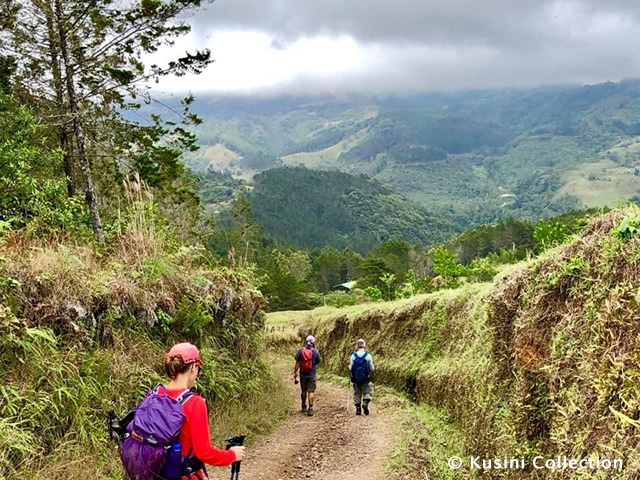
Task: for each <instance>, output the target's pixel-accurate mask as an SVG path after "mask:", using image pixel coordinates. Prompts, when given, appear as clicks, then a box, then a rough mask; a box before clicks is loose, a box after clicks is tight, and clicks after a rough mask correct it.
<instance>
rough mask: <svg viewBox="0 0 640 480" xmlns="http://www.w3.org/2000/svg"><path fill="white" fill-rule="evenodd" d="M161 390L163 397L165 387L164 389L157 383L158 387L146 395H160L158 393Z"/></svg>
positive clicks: (165, 392) (165, 391)
mask: <svg viewBox="0 0 640 480" xmlns="http://www.w3.org/2000/svg"><path fill="white" fill-rule="evenodd" d="M161 390H163V392H162V394H163V395H166V394H167V387H165V386H164V385H163V384H162V383H159V384H158V385H156V386H155V387H153V389H152V390H151V391H150V392H149V394H148V395H161V393H160V392H161Z"/></svg>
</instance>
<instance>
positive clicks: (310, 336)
mask: <svg viewBox="0 0 640 480" xmlns="http://www.w3.org/2000/svg"><path fill="white" fill-rule="evenodd" d="M305 341H306V342H307V345H309V344H311V345H313V344H314V343H316V339H315V337H314V336H313V335H308V336H307V339H306V340H305Z"/></svg>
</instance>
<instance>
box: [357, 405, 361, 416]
mask: <svg viewBox="0 0 640 480" xmlns="http://www.w3.org/2000/svg"><path fill="white" fill-rule="evenodd" d="M356 415H362V409H361V408H360V405H356Z"/></svg>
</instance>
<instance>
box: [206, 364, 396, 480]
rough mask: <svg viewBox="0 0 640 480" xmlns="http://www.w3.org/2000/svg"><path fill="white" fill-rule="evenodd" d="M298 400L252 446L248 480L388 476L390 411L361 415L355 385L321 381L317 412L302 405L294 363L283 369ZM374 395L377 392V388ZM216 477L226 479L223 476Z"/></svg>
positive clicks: (245, 469)
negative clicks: (302, 408) (301, 408)
mask: <svg viewBox="0 0 640 480" xmlns="http://www.w3.org/2000/svg"><path fill="white" fill-rule="evenodd" d="M279 370H280V375H281V376H282V378H283V380H284V381H285V385H288V387H287V388H289V389H290V393H291V395H292V398H295V399H296V402H295V405H296V409H292V411H291V412H290V415H289V419H288V420H287V422H286V423H285V424H284V425H282V426H281V427H280V428H279V429H278V430H277V431H276V432H275V433H274V434H273V435H271V436H269V437H265V438H262V439H261V440H260V441H259V442H258V443H257V444H255V445H253V446H252V447H251V448H249V449H248V450H247V460H246V461H245V462H243V464H242V472H241V475H240V478H242V479H243V480H280V479H282V480H289V479H301V478H313V479H316V480H356V479H358V480H364V479H366V480H376V479H381V478H384V460H385V458H386V456H387V454H388V453H389V451H390V449H392V448H393V447H394V446H395V445H396V444H397V442H396V435H397V431H396V429H395V427H394V425H393V422H392V419H391V413H390V411H388V410H385V408H384V407H383V406H381V405H380V403H381V402H377V403H376V401H375V400H376V399H375V397H374V400H373V401H372V403H371V415H369V416H364V415H362V416H359V417H358V416H356V415H355V407H354V406H353V397H352V394H351V391H350V389H347V388H345V387H341V386H338V385H336V384H334V383H331V382H329V381H326V380H325V381H323V380H322V378H320V379H319V381H318V391H317V392H316V399H315V401H314V411H315V415H314V416H313V417H308V416H306V415H303V414H302V413H301V412H300V411H299V410H298V409H299V399H300V394H299V386H294V385H293V382H292V381H291V376H290V375H291V366H288V367H287V368H286V370H285V369H283V368H279ZM374 394H375V392H374ZM216 478H221V479H222V478H224V476H218V477H216Z"/></svg>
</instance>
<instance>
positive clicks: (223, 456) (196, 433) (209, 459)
mask: <svg viewBox="0 0 640 480" xmlns="http://www.w3.org/2000/svg"><path fill="white" fill-rule="evenodd" d="M183 391H184V390H180V389H178V390H170V389H167V395H169V396H170V397H171V398H173V399H177V398H178V397H179V396H180V394H181V393H182V392H183ZM182 410H183V412H184V415H185V417H186V420H185V422H184V424H183V425H182V429H181V430H180V445H181V446H182V455H187V454H188V453H189V451H190V450H191V449H192V448H193V450H191V453H193V454H194V455H195V456H196V457H198V458H199V459H200V460H201V461H202V462H204V463H206V464H208V465H214V466H226V465H231V464H232V463H233V462H235V461H236V454H235V453H234V452H233V451H231V450H219V449H217V448H215V447H213V446H212V445H211V436H210V433H209V416H208V414H207V404H206V403H205V401H204V398H202V397H201V396H200V395H197V394H194V395H191V396H190V397H189V398H187V400H186V401H185V403H184V404H183V405H182Z"/></svg>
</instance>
